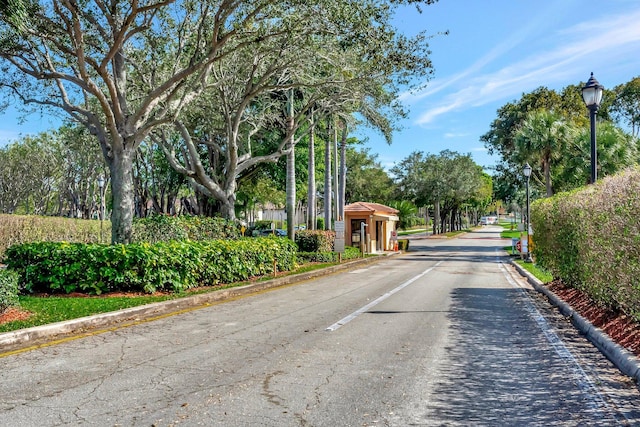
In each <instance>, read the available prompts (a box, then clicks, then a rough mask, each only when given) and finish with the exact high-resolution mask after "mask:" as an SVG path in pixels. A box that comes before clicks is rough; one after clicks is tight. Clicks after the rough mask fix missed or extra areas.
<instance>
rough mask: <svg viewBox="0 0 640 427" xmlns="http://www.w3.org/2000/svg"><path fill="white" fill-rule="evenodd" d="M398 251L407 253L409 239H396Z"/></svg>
mask: <svg viewBox="0 0 640 427" xmlns="http://www.w3.org/2000/svg"><path fill="white" fill-rule="evenodd" d="M398 250H399V251H408V250H409V239H398Z"/></svg>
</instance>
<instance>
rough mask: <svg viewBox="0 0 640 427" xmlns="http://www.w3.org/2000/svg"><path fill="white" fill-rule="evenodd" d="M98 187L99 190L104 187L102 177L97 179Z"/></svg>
mask: <svg viewBox="0 0 640 427" xmlns="http://www.w3.org/2000/svg"><path fill="white" fill-rule="evenodd" d="M98 187H100V189H101V190H102V188H103V187H104V177H103V176H102V175H100V176H99V177H98Z"/></svg>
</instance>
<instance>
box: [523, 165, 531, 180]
mask: <svg viewBox="0 0 640 427" xmlns="http://www.w3.org/2000/svg"><path fill="white" fill-rule="evenodd" d="M522 172H523V173H524V176H526V177H527V178H529V177H530V176H531V166H529V163H527V164H526V165H524V168H523V169H522Z"/></svg>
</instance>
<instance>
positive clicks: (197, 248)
mask: <svg viewBox="0 0 640 427" xmlns="http://www.w3.org/2000/svg"><path fill="white" fill-rule="evenodd" d="M295 252H296V245H295V244H294V243H293V242H292V241H290V240H289V239H278V238H258V239H240V240H233V241H231V240H207V241H200V242H191V241H184V242H180V241H171V242H159V243H155V244H149V243H137V244H129V245H111V246H108V245H97V244H88V245H87V244H79V243H45V242H41V243H32V244H25V245H16V246H12V247H10V248H9V249H8V250H7V254H6V255H7V257H6V258H7V259H6V262H7V265H8V266H9V268H10V269H12V270H14V271H16V272H17V273H18V274H19V275H20V281H21V285H22V287H23V289H24V290H25V291H26V292H46V293H71V292H85V293H92V294H102V293H105V292H112V291H144V292H148V293H152V292H155V291H170V292H176V291H182V290H185V289H189V288H193V287H196V286H213V285H219V284H222V283H232V282H236V281H241V280H246V279H248V278H250V277H254V276H262V275H265V274H269V273H273V266H274V260H275V261H276V264H277V269H278V270H280V271H288V270H291V269H293V268H294V261H295Z"/></svg>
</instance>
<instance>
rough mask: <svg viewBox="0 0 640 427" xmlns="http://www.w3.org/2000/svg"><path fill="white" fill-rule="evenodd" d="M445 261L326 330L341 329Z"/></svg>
mask: <svg viewBox="0 0 640 427" xmlns="http://www.w3.org/2000/svg"><path fill="white" fill-rule="evenodd" d="M443 262H444V261H438V263H437V264H436V265H434V266H433V267H431V268H428V269H426V270H425V271H423V272H422V273H420V274H418V275H417V276H415V277H412V278H411V279H409V280H407V281H406V282H404V283H403V284H401V285H400V286H398V287H397V288H394V289H392V290H390V291H389V292H387V293H386V294H384V295H382V296H381V297H379V298H377V299H375V300H374V301H371V302H370V303H369V304H367V305H365V306H364V307H362V308H359V309H358V310H356V311H354V312H353V313H351V314H350V315H348V316H346V317H344V318H342V319H341V320H338V321H337V322H336V323H334V324H333V325H331V326H329V327H328V328H327V329H325V331H329V332H333V331H335V330H336V329H339V328H340V327H341V326H344V325H346V324H347V323H349V322H351V321H352V320H353V319H355V318H356V317H358V316H360V315H361V314H362V313H364V312H365V311H367V310H369V309H370V308H371V307H373V306H375V305H377V304H380V303H381V302H382V301H384V300H386V299H387V298H389V297H390V296H391V295H393V294H395V293H396V292H398V291H401V290H402V289H404V288H406V287H407V286H409V285H410V284H412V283H413V282H415V281H416V280H418V279H419V278H421V277H422V276H424V275H425V274H427V273H429V272H430V271H431V270H433V269H434V268H436V267H437V266H439V265H440V264H442V263H443Z"/></svg>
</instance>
